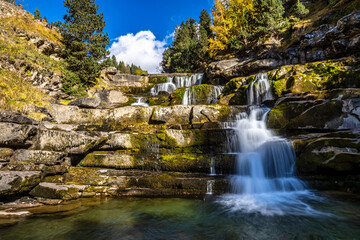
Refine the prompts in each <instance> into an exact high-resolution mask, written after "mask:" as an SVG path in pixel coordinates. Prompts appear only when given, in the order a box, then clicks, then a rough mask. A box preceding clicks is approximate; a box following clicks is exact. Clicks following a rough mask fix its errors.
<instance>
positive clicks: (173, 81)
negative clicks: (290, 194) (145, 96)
mask: <svg viewBox="0 0 360 240" xmlns="http://www.w3.org/2000/svg"><path fill="white" fill-rule="evenodd" d="M203 75H204V74H193V75H191V76H175V77H168V78H167V82H165V83H158V84H155V85H154V86H153V87H152V88H151V90H150V93H151V95H153V96H156V95H159V93H160V92H167V93H172V92H173V91H175V90H176V89H178V88H181V87H190V86H193V85H199V84H201V81H202V78H203Z"/></svg>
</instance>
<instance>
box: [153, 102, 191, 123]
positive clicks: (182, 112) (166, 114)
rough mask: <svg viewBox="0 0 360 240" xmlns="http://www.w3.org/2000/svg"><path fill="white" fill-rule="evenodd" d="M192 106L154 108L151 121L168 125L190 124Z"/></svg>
mask: <svg viewBox="0 0 360 240" xmlns="http://www.w3.org/2000/svg"><path fill="white" fill-rule="evenodd" d="M191 110H192V106H186V105H176V106H171V107H155V108H154V112H153V115H152V116H151V121H152V122H154V123H165V124H168V125H177V124H179V125H186V124H190V113H191Z"/></svg>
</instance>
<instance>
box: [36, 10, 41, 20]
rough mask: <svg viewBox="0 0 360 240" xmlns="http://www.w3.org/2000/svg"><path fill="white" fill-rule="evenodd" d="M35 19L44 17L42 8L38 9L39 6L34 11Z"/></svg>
mask: <svg viewBox="0 0 360 240" xmlns="http://www.w3.org/2000/svg"><path fill="white" fill-rule="evenodd" d="M34 19H35V20H41V19H42V17H41V14H40V10H39V9H37V8H36V9H35V11H34Z"/></svg>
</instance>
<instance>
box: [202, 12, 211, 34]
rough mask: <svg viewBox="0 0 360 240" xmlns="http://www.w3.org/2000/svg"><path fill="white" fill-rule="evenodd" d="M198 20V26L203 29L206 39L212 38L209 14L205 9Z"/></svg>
mask: <svg viewBox="0 0 360 240" xmlns="http://www.w3.org/2000/svg"><path fill="white" fill-rule="evenodd" d="M199 18H200V21H199V25H200V26H201V27H203V28H204V30H205V31H206V34H207V36H208V38H210V37H211V36H212V31H211V17H210V14H209V13H208V12H207V11H206V10H205V9H203V10H202V11H201V13H200V17H199Z"/></svg>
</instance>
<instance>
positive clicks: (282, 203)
mask: <svg viewBox="0 0 360 240" xmlns="http://www.w3.org/2000/svg"><path fill="white" fill-rule="evenodd" d="M265 76H266V75H264V74H259V75H257V76H256V80H255V81H254V82H253V83H252V84H251V86H250V90H249V92H248V94H249V96H248V102H249V105H252V106H250V107H249V114H247V113H241V114H240V115H239V116H238V118H237V121H236V127H235V128H234V131H235V135H234V136H233V137H231V138H229V140H230V142H229V148H230V149H229V152H232V153H236V154H237V156H236V167H235V172H236V174H235V175H233V176H232V177H231V179H230V182H231V193H230V194H227V195H224V196H222V197H221V198H220V200H219V202H220V203H221V204H223V205H224V206H226V207H228V208H229V209H230V210H231V211H243V212H249V213H258V212H259V213H261V214H263V215H284V214H293V215H302V214H304V215H308V214H318V212H317V211H315V210H313V209H312V208H311V207H310V206H309V205H308V204H307V203H306V201H303V200H304V199H309V198H310V199H313V198H316V196H315V195H313V194H310V192H309V191H308V190H307V189H306V185H305V184H304V183H303V182H302V181H301V180H299V179H297V178H296V177H295V175H294V174H295V153H294V149H293V146H292V144H291V143H289V142H288V141H287V140H286V139H284V138H280V137H278V136H276V135H274V133H273V132H272V131H271V130H269V129H267V127H266V116H267V112H268V111H269V110H270V109H268V108H264V107H261V106H259V104H261V102H263V101H265V100H269V99H272V96H271V93H269V91H270V84H269V82H268V80H267V77H265ZM254 85H255V86H256V85H257V87H255V86H254Z"/></svg>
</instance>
